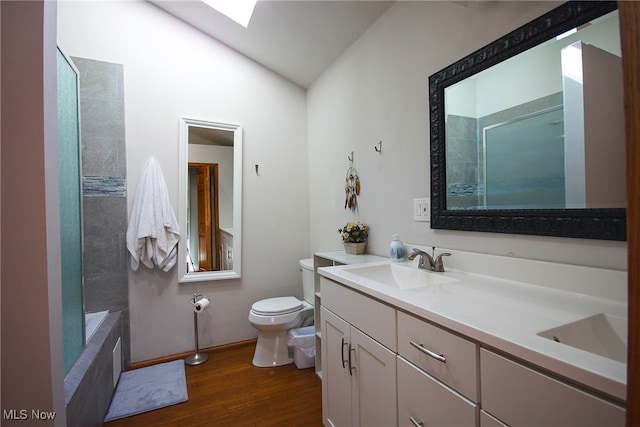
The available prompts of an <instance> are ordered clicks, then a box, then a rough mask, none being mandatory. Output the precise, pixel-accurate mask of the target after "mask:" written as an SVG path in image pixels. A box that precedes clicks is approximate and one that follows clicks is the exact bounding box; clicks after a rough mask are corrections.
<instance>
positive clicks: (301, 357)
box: [287, 326, 316, 369]
mask: <svg viewBox="0 0 640 427" xmlns="http://www.w3.org/2000/svg"><path fill="white" fill-rule="evenodd" d="M287 344H288V345H289V347H292V348H293V362H294V363H295V364H296V368H298V369H306V368H312V367H314V366H315V365H316V337H315V327H314V326H305V327H304V328H297V329H291V330H290V331H289V336H288V339H287Z"/></svg>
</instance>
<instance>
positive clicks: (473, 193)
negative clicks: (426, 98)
mask: <svg viewBox="0 0 640 427" xmlns="http://www.w3.org/2000/svg"><path fill="white" fill-rule="evenodd" d="M445 135H446V138H447V144H446V147H447V152H446V159H447V171H446V173H447V175H446V176H447V208H448V209H465V208H473V207H476V206H478V205H479V204H480V198H481V197H482V194H483V191H482V189H481V184H482V178H481V177H480V176H479V173H481V170H479V168H480V165H481V164H482V161H481V158H480V155H481V147H480V146H479V141H480V138H479V136H478V120H476V119H474V118H471V117H464V116H456V115H453V114H450V115H448V116H447V124H446V128H445Z"/></svg>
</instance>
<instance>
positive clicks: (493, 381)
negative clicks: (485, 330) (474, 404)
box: [480, 349, 625, 427]
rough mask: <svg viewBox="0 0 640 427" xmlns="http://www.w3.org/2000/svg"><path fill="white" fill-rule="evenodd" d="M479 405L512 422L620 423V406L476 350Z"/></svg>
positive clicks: (564, 425) (549, 424) (564, 426)
mask: <svg viewBox="0 0 640 427" xmlns="http://www.w3.org/2000/svg"><path fill="white" fill-rule="evenodd" d="M480 376H481V378H482V389H481V392H482V409H483V410H485V411H487V412H488V413H490V414H491V415H493V416H494V417H496V418H498V419H500V420H501V421H503V422H504V423H506V424H509V425H514V426H516V425H517V426H546V427H552V426H559V427H570V426H580V427H587V426H608V427H615V426H620V427H623V426H624V425H625V411H624V409H623V408H622V407H619V406H617V405H614V404H612V403H610V402H607V401H605V400H603V399H600V398H599V397H596V396H594V395H591V394H589V393H586V392H584V391H582V390H579V389H577V388H575V387H573V386H571V385H569V384H566V383H564V382H561V381H558V380H556V379H554V378H551V377H549V376H547V375H545V374H543V373H541V372H537V371H535V370H533V369H531V368H528V367H526V366H523V365H520V364H519V363H516V362H514V361H512V360H509V359H506V358H504V357H502V356H499V355H497V354H495V353H493V352H490V351H488V350H486V349H481V350H480Z"/></svg>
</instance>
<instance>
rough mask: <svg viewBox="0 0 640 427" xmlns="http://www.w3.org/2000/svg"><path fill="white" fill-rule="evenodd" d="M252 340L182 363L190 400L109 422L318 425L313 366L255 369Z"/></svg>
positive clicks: (317, 393)
mask: <svg viewBox="0 0 640 427" xmlns="http://www.w3.org/2000/svg"><path fill="white" fill-rule="evenodd" d="M254 349H255V342H248V343H243V344H240V345H237V346H231V347H226V348H221V349H213V350H211V351H209V360H208V361H207V362H205V363H203V364H201V365H199V366H185V372H186V377H187V393H188V395H189V400H188V401H187V402H184V403H180V404H177V405H173V406H170V407H167V408H162V409H158V410H155V411H151V412H147V413H144V414H140V415H135V416H132V417H128V418H122V419H120V420H115V421H111V422H109V423H106V424H105V427H119V426H129V427H130V426H134V427H135V426H141V427H149V426H154V427H158V426H216V427H224V426H238V425H242V426H256V427H257V426H260V427H265V426H278V427H286V426H291V427H315V426H318V427H320V426H322V391H321V389H322V386H321V381H320V379H319V378H318V376H317V375H316V374H315V372H314V369H312V368H310V369H297V368H296V367H295V365H294V364H291V365H286V366H278V367H274V368H257V367H255V366H253V365H252V364H251V360H252V358H253V352H254Z"/></svg>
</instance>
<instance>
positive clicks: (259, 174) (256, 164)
mask: <svg viewBox="0 0 640 427" xmlns="http://www.w3.org/2000/svg"><path fill="white" fill-rule="evenodd" d="M256 175H258V176H260V174H259V173H258V165H257V164H256Z"/></svg>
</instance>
